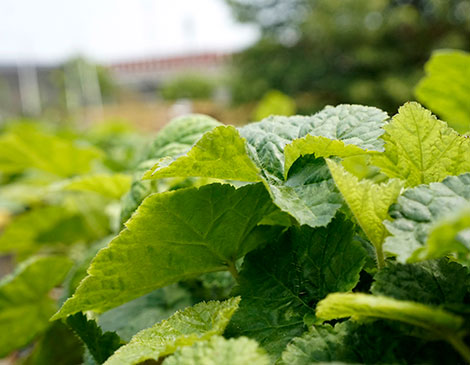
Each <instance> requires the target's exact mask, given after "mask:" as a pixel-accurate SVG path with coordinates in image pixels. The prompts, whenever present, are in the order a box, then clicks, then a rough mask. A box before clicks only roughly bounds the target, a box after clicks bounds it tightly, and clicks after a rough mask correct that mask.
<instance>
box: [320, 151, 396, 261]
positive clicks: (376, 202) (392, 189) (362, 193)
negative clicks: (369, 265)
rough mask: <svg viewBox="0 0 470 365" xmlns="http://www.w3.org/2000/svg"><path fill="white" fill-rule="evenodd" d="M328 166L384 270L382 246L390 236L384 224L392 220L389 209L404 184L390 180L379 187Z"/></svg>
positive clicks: (331, 163)
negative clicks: (385, 221) (388, 218)
mask: <svg viewBox="0 0 470 365" xmlns="http://www.w3.org/2000/svg"><path fill="white" fill-rule="evenodd" d="M327 164H328V167H329V168H330V171H331V174H332V175H333V178H334V180H335V183H336V185H337V187H338V189H339V191H340V192H341V194H342V195H343V198H344V200H345V201H346V203H347V204H348V206H349V208H350V209H351V211H352V213H353V214H354V217H355V218H356V219H357V221H358V223H359V225H360V226H361V228H362V230H363V231H364V233H365V234H366V235H367V237H368V238H369V240H370V241H371V243H372V244H373V245H374V247H375V249H376V252H377V259H378V264H379V266H383V262H381V261H382V260H383V253H382V244H383V242H384V239H385V237H386V236H387V235H388V232H387V230H386V228H385V226H384V225H383V223H382V222H383V221H384V220H385V219H386V218H387V217H388V209H389V207H390V205H391V204H392V203H393V202H394V201H395V200H396V199H397V197H398V194H399V193H400V190H401V189H402V182H401V181H399V180H389V181H388V182H387V183H382V184H375V183H374V182H372V181H371V180H360V181H359V179H358V178H357V177H356V176H354V175H352V174H350V173H349V172H347V171H346V170H345V169H344V168H343V167H342V166H341V165H340V164H339V163H337V162H334V161H333V160H330V159H328V160H327Z"/></svg>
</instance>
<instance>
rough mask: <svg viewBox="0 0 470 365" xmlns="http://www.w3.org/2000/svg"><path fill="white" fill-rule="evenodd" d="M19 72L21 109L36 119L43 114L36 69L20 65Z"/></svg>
mask: <svg viewBox="0 0 470 365" xmlns="http://www.w3.org/2000/svg"><path fill="white" fill-rule="evenodd" d="M17 71H18V85H19V91H20V100H21V109H22V111H23V113H24V114H25V115H28V116H35V117H36V116H38V115H40V114H41V97H40V94H39V84H38V76H37V70H36V67H35V66H34V65H19V64H18V65H17Z"/></svg>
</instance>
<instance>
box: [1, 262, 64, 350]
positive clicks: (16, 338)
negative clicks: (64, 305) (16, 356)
mask: <svg viewBox="0 0 470 365" xmlns="http://www.w3.org/2000/svg"><path fill="white" fill-rule="evenodd" d="M71 265H72V263H71V261H70V260H69V259H67V258H65V257H60V256H49V257H33V258H31V259H29V260H27V261H24V262H23V263H21V264H20V265H19V266H18V267H17V268H16V270H15V271H14V272H13V273H12V274H10V275H8V276H5V277H4V278H2V279H1V280H0V358H1V357H3V356H5V355H8V354H9V353H10V352H11V351H13V350H15V349H18V348H20V347H22V346H25V345H27V344H28V343H29V342H30V341H31V340H32V339H33V338H34V337H35V336H36V335H37V334H38V333H40V332H41V331H43V330H44V329H46V327H47V326H48V325H49V318H50V316H51V315H52V314H53V313H54V311H55V310H56V304H55V301H53V300H52V299H51V298H49V296H48V293H49V291H50V290H51V289H52V288H54V287H55V286H56V285H58V284H59V283H61V282H62V280H63V279H64V277H65V275H66V274H67V271H68V270H69V269H70V267H71Z"/></svg>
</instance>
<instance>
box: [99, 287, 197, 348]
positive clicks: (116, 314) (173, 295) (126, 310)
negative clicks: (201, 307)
mask: <svg viewBox="0 0 470 365" xmlns="http://www.w3.org/2000/svg"><path fill="white" fill-rule="evenodd" d="M191 304H193V301H192V298H191V293H190V292H189V291H188V290H186V289H183V288H182V287H180V286H178V285H176V284H174V285H170V286H166V287H164V288H160V289H157V290H154V291H153V292H151V293H149V294H146V295H144V296H142V297H140V298H137V299H134V300H132V301H130V302H127V303H125V304H123V305H121V306H119V307H116V308H113V309H111V310H109V311H107V312H104V313H103V314H102V315H100V317H99V319H98V324H99V325H100V327H101V328H103V330H105V331H115V332H116V333H117V334H118V335H119V337H121V338H122V339H123V340H125V341H129V340H130V339H131V337H132V336H133V335H135V334H136V333H137V332H139V331H141V330H143V329H145V328H148V327H150V326H152V325H153V324H155V323H157V322H160V321H161V320H163V319H166V318H168V317H170V316H171V315H172V314H173V313H175V312H176V311H177V310H179V309H183V308H186V307H188V306H190V305H191Z"/></svg>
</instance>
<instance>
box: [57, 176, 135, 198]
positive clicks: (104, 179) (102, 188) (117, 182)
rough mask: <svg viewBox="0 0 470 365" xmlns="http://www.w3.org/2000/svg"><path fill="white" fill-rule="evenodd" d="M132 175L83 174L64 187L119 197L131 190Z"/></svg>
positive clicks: (109, 196)
mask: <svg viewBox="0 0 470 365" xmlns="http://www.w3.org/2000/svg"><path fill="white" fill-rule="evenodd" d="M130 186H131V177H130V176H129V175H124V174H114V175H105V174H94V175H83V176H80V177H78V178H75V179H72V180H70V181H69V182H66V184H65V186H64V189H66V190H73V191H91V192H94V193H97V194H100V195H103V196H105V197H108V198H111V199H119V198H121V196H123V195H124V194H125V193H127V191H128V190H129V188H130Z"/></svg>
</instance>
